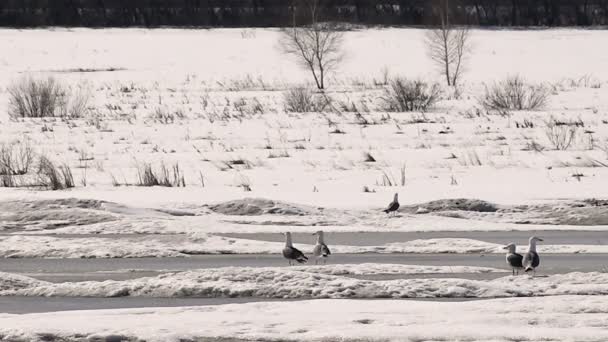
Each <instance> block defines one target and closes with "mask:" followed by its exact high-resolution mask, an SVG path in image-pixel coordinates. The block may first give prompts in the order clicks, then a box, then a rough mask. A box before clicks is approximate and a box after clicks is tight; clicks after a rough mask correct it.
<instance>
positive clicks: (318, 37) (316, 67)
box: [279, 0, 343, 89]
mask: <svg viewBox="0 0 608 342" xmlns="http://www.w3.org/2000/svg"><path fill="white" fill-rule="evenodd" d="M300 3H301V4H302V7H303V8H304V9H305V10H306V12H307V15H310V22H309V23H308V24H307V25H304V26H298V25H297V23H296V17H297V16H296V10H297V6H295V5H294V6H293V8H294V16H293V18H294V19H293V27H292V28H286V29H284V30H283V31H282V35H281V38H280V40H279V46H280V49H281V50H282V51H283V53H285V54H288V55H293V56H295V57H296V58H297V60H298V62H300V64H302V66H304V67H305V68H306V69H308V70H309V71H310V72H311V74H312V76H313V78H314V80H315V84H316V85H317V88H319V89H325V79H326V77H327V74H328V73H330V72H331V71H333V70H334V69H335V68H336V67H337V66H338V65H339V63H340V61H341V60H342V58H343V52H342V43H343V33H342V32H341V31H340V30H339V27H338V26H337V25H336V24H335V23H330V22H322V21H321V6H320V3H321V0H301V1H300Z"/></svg>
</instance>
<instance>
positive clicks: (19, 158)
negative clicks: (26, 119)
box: [0, 141, 35, 176]
mask: <svg viewBox="0 0 608 342" xmlns="http://www.w3.org/2000/svg"><path fill="white" fill-rule="evenodd" d="M34 159H35V155H34V151H33V149H32V147H31V145H30V144H29V142H27V141H25V142H12V143H10V144H2V145H0V175H6V176H21V175H25V174H27V173H28V172H29V170H30V167H31V166H32V164H33V163H34Z"/></svg>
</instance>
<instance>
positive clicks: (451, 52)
mask: <svg viewBox="0 0 608 342" xmlns="http://www.w3.org/2000/svg"><path fill="white" fill-rule="evenodd" d="M444 2H445V4H444V5H440V6H438V9H439V17H440V19H441V26H439V28H437V29H433V30H430V31H428V32H427V34H426V36H425V43H426V46H427V53H428V55H429V57H430V58H431V60H433V62H434V63H435V64H436V65H437V66H438V67H439V69H440V70H441V73H442V74H443V75H444V76H445V78H446V81H447V85H448V86H456V85H457V84H458V80H459V79H460V76H461V75H462V74H463V72H464V70H465V62H466V59H467V56H468V54H469V52H470V50H471V47H470V42H469V41H470V36H471V31H470V30H469V28H468V27H466V26H465V27H454V26H452V25H451V24H450V20H449V15H448V10H447V0H444ZM444 7H445V8H444Z"/></svg>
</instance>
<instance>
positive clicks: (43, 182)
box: [37, 156, 74, 190]
mask: <svg viewBox="0 0 608 342" xmlns="http://www.w3.org/2000/svg"><path fill="white" fill-rule="evenodd" d="M37 175H38V180H39V185H40V186H43V187H46V188H49V189H51V190H63V189H67V188H73V187H74V177H73V176H72V170H71V169H70V167H69V166H68V165H67V164H63V165H61V166H57V165H55V163H53V162H52V161H51V160H50V159H49V158H47V157H46V156H41V157H40V162H39V164H38V172H37Z"/></svg>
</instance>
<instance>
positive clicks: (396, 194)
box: [395, 192, 399, 201]
mask: <svg viewBox="0 0 608 342" xmlns="http://www.w3.org/2000/svg"><path fill="white" fill-rule="evenodd" d="M398 197H399V194H398V193H396V192H395V201H396V200H397V198H398Z"/></svg>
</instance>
